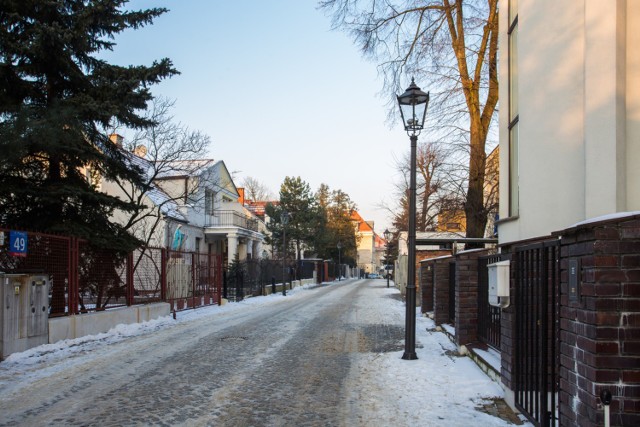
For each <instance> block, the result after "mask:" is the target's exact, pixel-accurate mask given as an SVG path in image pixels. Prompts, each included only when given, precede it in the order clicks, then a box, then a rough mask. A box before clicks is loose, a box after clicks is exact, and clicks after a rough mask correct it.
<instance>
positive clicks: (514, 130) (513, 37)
mask: <svg viewBox="0 0 640 427" xmlns="http://www.w3.org/2000/svg"><path fill="white" fill-rule="evenodd" d="M508 37H509V52H508V55H509V216H517V215H518V213H519V209H520V199H519V166H518V163H519V159H518V151H519V150H518V127H519V126H518V122H519V120H520V115H519V111H518V1H517V0H510V1H509V32H508Z"/></svg>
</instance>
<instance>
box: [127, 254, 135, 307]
mask: <svg viewBox="0 0 640 427" xmlns="http://www.w3.org/2000/svg"><path fill="white" fill-rule="evenodd" d="M125 285H126V287H127V305H128V306H132V305H133V294H134V289H135V287H134V285H133V252H129V254H128V255H127V283H126V284H125Z"/></svg>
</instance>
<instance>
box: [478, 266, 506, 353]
mask: <svg viewBox="0 0 640 427" xmlns="http://www.w3.org/2000/svg"><path fill="white" fill-rule="evenodd" d="M500 259H501V258H500V255H490V256H486V257H480V258H478V339H479V340H480V341H481V342H483V343H485V344H487V345H489V346H491V347H493V348H494V349H496V350H498V351H499V350H500V320H501V317H502V309H501V308H500V307H494V306H492V305H491V304H489V270H488V267H487V265H488V264H491V263H494V262H497V261H500Z"/></svg>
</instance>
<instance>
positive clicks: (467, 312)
mask: <svg viewBox="0 0 640 427" xmlns="http://www.w3.org/2000/svg"><path fill="white" fill-rule="evenodd" d="M488 254H489V250H486V249H481V250H477V249H476V250H469V251H464V252H460V253H458V254H457V255H456V291H455V295H456V344H457V345H459V346H460V345H465V344H469V343H473V342H477V341H478V258H479V257H481V256H484V255H488Z"/></svg>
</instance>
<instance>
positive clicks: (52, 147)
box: [0, 0, 177, 251]
mask: <svg viewBox="0 0 640 427" xmlns="http://www.w3.org/2000/svg"><path fill="white" fill-rule="evenodd" d="M126 3H127V0H94V1H87V0H0V152H1V153H2V155H1V156H0V225H3V226H9V227H13V228H23V229H31V230H39V231H44V232H56V233H65V234H71V235H75V236H78V237H82V238H86V239H88V240H89V241H91V242H92V243H93V244H95V245H98V246H101V247H105V248H115V249H119V250H121V251H128V250H130V249H131V248H133V247H134V246H135V245H136V244H138V241H137V239H135V238H134V237H133V236H131V235H129V234H128V233H127V232H126V231H124V230H123V229H122V227H121V226H119V225H118V224H116V223H114V222H113V221H112V220H110V217H111V215H112V214H113V213H114V211H115V210H121V211H125V212H127V211H129V212H131V211H132V210H134V209H135V206H134V205H133V204H130V203H127V202H124V201H122V200H119V199H118V198H115V197H112V196H109V195H107V194H104V193H102V192H100V191H99V188H97V186H96V185H95V182H92V181H91V180H90V179H87V171H89V170H90V171H92V172H93V173H97V174H99V175H100V176H101V177H103V178H105V179H119V180H128V181H130V182H132V183H134V184H136V185H141V186H142V185H144V184H143V180H142V171H141V170H139V169H136V168H135V167H133V166H132V165H131V164H130V163H129V162H127V160H126V157H127V155H126V153H124V152H123V151H122V150H121V149H119V148H118V147H117V146H116V145H115V144H113V143H112V142H110V141H109V136H108V131H107V129H111V128H113V127H114V126H116V125H118V126H123V127H128V128H134V129H143V128H145V127H148V126H150V125H151V124H152V123H151V122H150V121H149V120H147V119H145V118H144V117H143V111H144V109H145V108H146V105H147V102H148V101H150V100H151V99H152V95H151V92H150V90H149V86H151V85H153V84H155V83H158V82H159V81H161V80H162V79H164V78H168V77H170V76H172V75H174V74H176V73H177V71H176V70H175V69H174V68H173V65H172V63H171V61H170V60H169V59H166V58H165V59H162V60H159V61H156V62H154V63H153V64H151V65H150V66H133V65H131V66H127V67H123V66H117V65H113V64H109V63H107V62H106V61H104V60H102V59H100V57H99V55H98V54H99V53H100V52H101V51H104V50H112V49H113V48H114V46H115V43H114V41H113V40H114V36H115V35H117V34H118V33H120V32H122V31H124V30H126V29H128V28H133V29H137V28H140V27H143V26H145V25H149V24H151V23H152V21H153V19H154V18H156V17H158V16H160V15H161V14H163V13H165V12H166V9H163V8H153V9H147V10H141V11H128V10H125V8H124V6H125V5H126Z"/></svg>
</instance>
